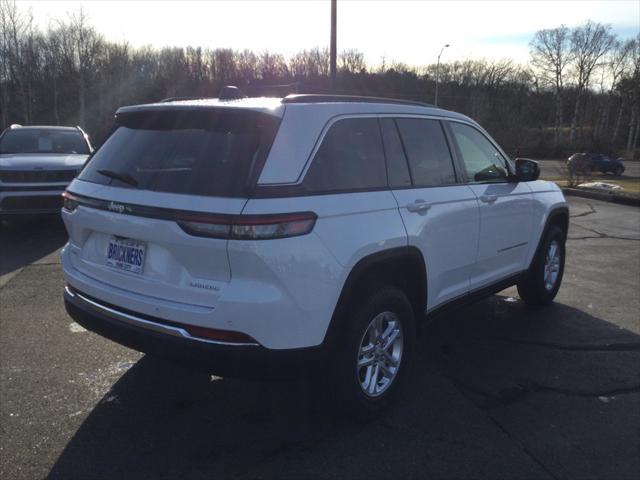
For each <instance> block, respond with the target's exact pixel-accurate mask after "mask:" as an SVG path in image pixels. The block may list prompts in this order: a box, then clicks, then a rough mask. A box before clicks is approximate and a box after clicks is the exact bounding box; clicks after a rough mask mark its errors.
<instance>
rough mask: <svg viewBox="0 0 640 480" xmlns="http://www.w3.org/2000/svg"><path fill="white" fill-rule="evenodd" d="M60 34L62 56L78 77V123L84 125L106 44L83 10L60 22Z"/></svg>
mask: <svg viewBox="0 0 640 480" xmlns="http://www.w3.org/2000/svg"><path fill="white" fill-rule="evenodd" d="M59 32H60V40H61V52H62V55H63V56H64V57H65V60H66V63H67V65H68V66H70V67H71V68H72V69H73V70H74V71H75V73H76V75H77V82H78V122H79V123H80V125H84V124H85V121H86V102H87V90H88V88H89V83H90V82H91V80H92V78H93V76H94V72H95V67H96V65H97V63H98V60H99V56H100V54H101V53H102V48H103V43H104V42H103V39H102V36H101V35H99V34H98V33H97V32H96V30H95V29H94V28H93V27H92V26H90V25H89V19H88V18H87V16H86V15H85V13H84V10H83V9H82V8H80V10H79V11H78V12H77V13H74V14H71V15H69V18H68V21H67V22H64V21H61V22H59Z"/></svg>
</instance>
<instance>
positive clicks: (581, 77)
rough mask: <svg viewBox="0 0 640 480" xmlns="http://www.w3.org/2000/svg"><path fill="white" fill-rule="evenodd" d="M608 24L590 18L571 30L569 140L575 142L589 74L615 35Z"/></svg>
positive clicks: (606, 50)
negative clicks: (572, 88)
mask: <svg viewBox="0 0 640 480" xmlns="http://www.w3.org/2000/svg"><path fill="white" fill-rule="evenodd" d="M610 30H611V27H610V26H608V25H607V26H605V25H602V24H600V23H594V22H592V21H591V20H589V21H587V23H585V24H584V25H582V26H580V27H576V28H575V29H574V30H573V32H571V52H572V54H573V57H574V64H573V67H574V78H575V84H576V102H575V107H574V110H573V119H572V120H571V132H570V134H569V141H570V142H571V143H574V142H575V138H576V128H577V126H578V122H579V121H580V113H581V110H580V109H581V106H582V99H583V96H584V93H585V91H586V90H587V88H589V82H590V80H591V74H592V73H593V71H594V69H595V68H596V66H598V62H599V61H600V60H601V59H602V57H603V56H604V55H605V54H606V53H607V52H608V51H609V49H610V48H611V46H612V44H613V42H614V40H615V37H614V36H613V35H611V33H609V31H610Z"/></svg>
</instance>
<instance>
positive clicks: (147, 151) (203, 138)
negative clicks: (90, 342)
mask: <svg viewBox="0 0 640 480" xmlns="http://www.w3.org/2000/svg"><path fill="white" fill-rule="evenodd" d="M538 173H539V170H538V166H537V164H536V163H535V162H533V161H531V160H525V159H517V160H516V161H515V164H512V163H511V161H510V160H509V159H508V158H507V156H506V155H505V154H504V152H503V151H502V150H501V149H500V147H499V146H498V145H497V144H496V143H495V142H494V141H493V140H492V139H491V137H490V136H489V135H488V134H487V133H486V132H485V131H484V130H483V129H482V128H481V127H480V126H479V125H478V124H477V123H475V122H474V121H473V120H471V119H469V118H468V117H465V116H463V115H460V114H457V113H454V112H449V111H446V110H442V109H439V108H433V107H430V106H427V105H423V104H417V103H413V102H404V101H398V100H387V99H374V98H367V97H343V96H325V95H294V96H288V97H286V98H284V99H273V98H249V99H248V98H245V99H235V100H220V99H208V100H191V101H169V102H161V103H157V104H151V105H140V106H132V107H123V108H120V109H119V110H118V112H117V113H116V118H115V128H114V130H113V133H112V134H111V136H110V137H109V139H108V140H107V141H106V142H105V143H104V144H103V145H102V146H101V147H100V148H99V149H98V151H97V152H96V153H95V154H94V155H93V157H92V158H91V159H90V160H89V162H88V164H87V165H86V166H85V168H84V169H83V170H82V172H81V173H80V175H79V176H78V178H77V179H76V180H74V181H73V182H72V183H71V185H70V186H69V188H68V190H67V191H66V192H65V194H64V198H65V200H64V208H63V210H62V216H63V219H64V222H65V224H66V227H67V230H68V232H69V237H70V238H69V243H68V244H67V245H66V246H65V248H64V250H63V251H62V261H63V267H64V276H65V280H66V283H67V285H66V288H65V304H66V307H67V310H68V312H69V314H70V315H71V316H72V317H73V318H74V319H75V320H76V321H77V322H78V323H80V324H81V325H83V326H85V327H86V328H88V329H90V330H93V331H96V332H98V333H99V334H101V335H104V336H105V337H108V338H110V339H113V340H115V341H117V342H119V343H122V344H124V345H127V346H130V347H132V348H135V349H137V350H140V351H143V352H147V353H150V354H156V355H162V356H165V357H170V358H172V359H175V360H178V361H181V362H183V363H189V364H192V365H196V366H197V367H199V368H204V369H206V370H207V371H209V372H211V373H215V374H219V375H222V376H247V375H263V374H267V375H270V376H283V375H284V376H288V375H289V374H291V373H292V372H302V373H303V374H304V372H305V371H306V369H307V368H323V369H325V370H326V371H330V372H332V373H333V376H334V380H335V385H336V386H337V387H338V388H339V390H340V392H341V396H340V398H342V399H343V400H344V401H345V402H348V403H349V404H350V405H352V406H355V407H357V408H359V409H360V410H364V411H368V412H370V411H375V410H377V409H378V408H380V407H382V406H383V405H385V404H386V403H387V402H388V401H389V399H390V397H392V396H393V395H394V392H396V391H397V390H398V386H399V383H401V380H402V377H404V376H405V375H406V373H405V372H406V370H407V367H406V365H407V364H408V363H409V361H410V360H411V356H412V353H413V349H414V343H415V330H416V322H417V321H418V320H422V319H423V318H424V317H425V314H426V316H430V315H432V314H433V313H435V312H436V311H440V310H441V309H443V308H444V307H446V306H451V305H454V304H460V303H464V302H467V301H469V300H472V299H477V298H478V297H482V296H487V295H489V294H492V293H495V292H497V291H499V290H501V289H504V288H506V287H508V286H511V285H514V284H517V285H518V289H519V292H520V295H521V297H522V298H523V299H524V300H525V301H526V302H527V303H528V304H533V305H540V304H546V303H549V302H551V301H552V300H553V298H554V297H555V295H556V293H557V291H558V288H559V287H560V282H561V280H562V273H563V267H564V256H565V249H564V245H565V239H566V234H567V228H568V219H569V216H568V208H567V203H566V202H565V199H564V197H563V195H562V193H561V191H560V190H559V189H558V187H557V186H556V185H555V184H554V183H551V182H546V181H539V180H537V178H538Z"/></svg>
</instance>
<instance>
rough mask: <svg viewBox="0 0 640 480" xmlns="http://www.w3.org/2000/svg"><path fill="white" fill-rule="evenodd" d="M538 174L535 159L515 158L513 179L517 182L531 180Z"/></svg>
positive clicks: (538, 167) (538, 169) (538, 170)
mask: <svg viewBox="0 0 640 480" xmlns="http://www.w3.org/2000/svg"><path fill="white" fill-rule="evenodd" d="M539 176H540V166H539V165H538V162H536V161H535V160H529V159H528V158H516V175H515V180H516V181H518V182H533V181H535V180H537V179H538V177H539Z"/></svg>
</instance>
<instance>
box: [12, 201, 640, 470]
mask: <svg viewBox="0 0 640 480" xmlns="http://www.w3.org/2000/svg"><path fill="white" fill-rule="evenodd" d="M570 203H571V209H572V210H571V217H572V218H571V227H570V235H569V241H568V250H567V267H566V273H565V278H564V283H563V286H562V288H561V290H560V293H559V295H558V297H557V299H556V302H555V304H554V305H553V306H551V307H549V308H546V309H543V310H538V311H530V310H527V309H525V308H524V306H523V305H522V303H521V302H520V301H519V299H518V297H517V292H516V291H515V289H508V290H505V291H503V292H501V293H500V294H498V295H495V296H493V297H491V298H489V299H487V300H484V301H482V302H481V303H478V304H476V305H474V306H471V307H467V308H464V309H460V310H457V311H455V312H453V313H450V314H448V315H447V316H442V317H439V318H436V319H434V320H433V321H432V322H431V323H429V324H428V325H427V326H425V328H423V329H422V331H421V334H420V338H419V354H418V359H417V360H418V362H417V365H416V368H415V369H414V370H413V372H412V378H411V384H410V386H409V388H408V389H407V390H406V391H405V395H404V396H403V398H401V399H400V401H399V402H398V403H397V404H396V405H394V406H393V408H391V409H390V410H389V411H388V412H386V414H385V415H384V416H381V417H380V418H379V419H377V420H374V421H372V422H370V423H368V424H366V425H362V424H355V423H352V422H348V421H346V420H345V419H343V418H340V417H339V416H336V415H335V412H331V411H329V410H328V409H327V408H324V404H323V402H322V395H321V394H320V393H322V392H320V393H319V392H318V391H317V389H316V388H314V383H317V382H315V381H314V380H315V379H314V378H309V379H308V380H309V382H282V383H267V382H245V381H237V380H227V379H219V378H210V377H209V376H207V375H202V374H198V373H192V372H188V371H185V370H181V369H179V368H177V367H173V366H171V365H168V364H165V363H163V362H161V361H159V360H156V359H152V358H146V357H143V356H142V355H140V354H138V353H136V352H133V351H131V350H128V349H126V348H124V347H121V346H119V345H116V344H114V343H111V342H109V341H107V340H104V339H102V338H100V337H98V336H96V335H94V334H93V333H90V332H87V331H85V330H84V329H82V328H81V327H80V326H78V325H77V324H75V323H72V322H71V320H70V319H69V318H68V317H67V315H66V313H65V311H64V307H63V303H62V285H63V283H62V274H61V270H60V265H59V258H58V253H57V252H58V249H59V248H60V247H61V246H62V245H63V244H64V241H65V237H66V234H65V231H64V228H63V227H62V225H61V223H60V222H58V221H56V220H52V221H47V222H35V223H30V224H24V225H16V226H11V228H9V229H7V230H4V231H2V233H0V261H1V263H0V428H1V433H0V435H1V436H0V478H3V479H18V478H43V477H47V476H49V477H50V478H56V479H76V478H78V479H91V478H101V479H102V478H369V479H371V478H430V479H433V478H456V479H461V478H487V479H496V478H509V479H519V478H527V479H528V478H555V479H557V478H567V479H569V478H608V479H609V478H611V479H613V478H615V479H622V478H629V479H632V478H633V479H635V478H639V476H640V313H639V312H640V209H639V208H636V207H628V206H621V205H616V204H612V203H604V202H599V201H595V200H587V199H583V198H575V197H571V198H570ZM325 393H326V392H325Z"/></svg>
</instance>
